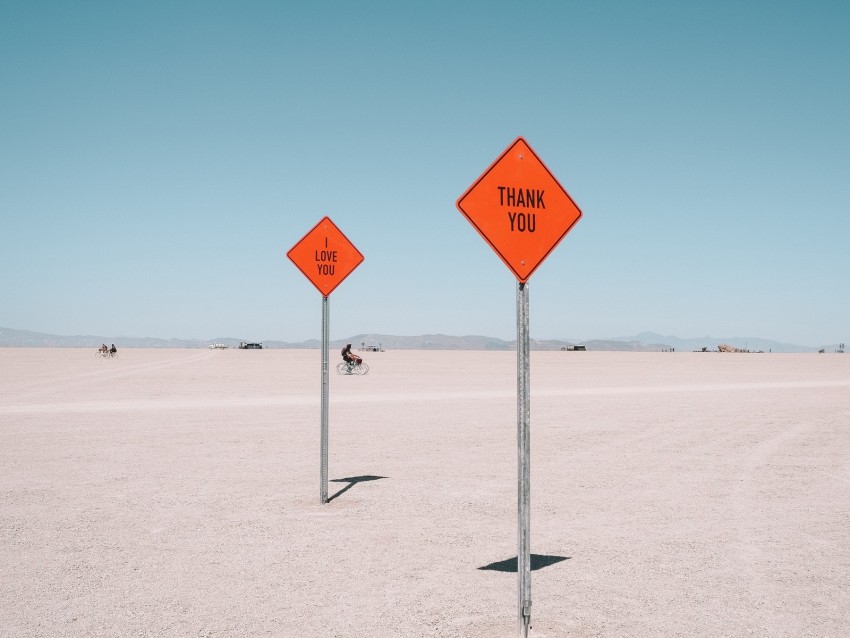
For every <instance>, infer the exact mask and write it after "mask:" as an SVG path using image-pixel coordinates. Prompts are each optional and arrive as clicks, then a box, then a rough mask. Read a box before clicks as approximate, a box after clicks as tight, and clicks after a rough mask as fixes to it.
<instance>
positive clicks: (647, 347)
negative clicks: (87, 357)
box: [0, 328, 838, 352]
mask: <svg viewBox="0 0 850 638" xmlns="http://www.w3.org/2000/svg"><path fill="white" fill-rule="evenodd" d="M240 341H255V339H235V338H231V337H226V338H225V337H222V338H217V339H207V340H203V339H158V338H153V337H144V338H139V337H119V336H110V337H105V336H98V335H74V336H60V335H52V334H45V333H41V332H31V331H28V330H13V329H11V328H0V347H12V348H15V347H17V348H97V347H98V346H100V345H101V344H102V343H106V344H112V343H114V344H115V345H116V346H118V347H119V348H206V347H207V346H209V345H210V344H213V343H220V344H225V345H227V346H229V347H231V348H235V347H238V345H239V343H240ZM262 343H263V347H264V348H287V349H310V348H320V347H321V342H320V341H319V340H318V339H309V340H307V341H301V342H295V343H292V342H286V341H263V342H262ZM346 343H351V344H352V345H353V346H354V348H361V347H364V346H373V345H375V346H380V347H382V348H384V349H385V350H514V349H515V347H516V341H505V340H503V339H498V338H495V337H483V336H477V335H469V336H460V337H456V336H451V335H441V334H428V335H419V336H397V335H379V334H360V335H355V336H353V337H349V338H347V339H334V340H332V341H331V342H330V345H331V347H334V348H337V347H339V348H341V347H342V346H343V345H345V344H346ZM577 343H580V344H582V345H584V346H585V347H586V348H587V349H588V350H595V351H600V350H602V351H631V352H663V351H669V350H676V351H691V350H697V351H699V350H702V349H704V348H705V349H707V350H717V346H719V345H720V344H727V345H730V346H733V347H735V348H739V349H741V350H749V351H751V352H817V350H818V348H813V347H809V346H799V345H795V344H790V343H781V342H779V341H771V340H770V339H761V338H758V337H746V338H745V337H724V338H717V337H698V338H688V339H683V338H680V337H674V336H665V335H660V334H657V333H654V332H641V333H640V334H637V335H633V336H631V337H617V338H612V339H593V340H590V341H571V340H566V339H565V340H559V339H550V340H539V339H532V340H531V349H532V350H561V349H565V348H568V347H569V346H572V345H576V344H577ZM823 348H824V349H825V350H826V351H827V352H833V351H835V350H837V349H838V345H837V344H834V345H831V346H823Z"/></svg>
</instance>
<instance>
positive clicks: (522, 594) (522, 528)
mask: <svg viewBox="0 0 850 638" xmlns="http://www.w3.org/2000/svg"><path fill="white" fill-rule="evenodd" d="M516 300H517V302H516V309H517V346H516V351H517V466H518V471H517V474H518V477H517V492H518V494H517V510H518V515H517V577H518V580H519V592H518V597H517V600H518V618H517V635H518V636H520V637H521V638H527V636H528V630H529V627H530V626H531V431H530V427H529V426H530V421H531V397H530V388H531V382H530V376H531V375H530V367H531V366H530V357H529V338H528V284H527V283H518V284H517V296H516Z"/></svg>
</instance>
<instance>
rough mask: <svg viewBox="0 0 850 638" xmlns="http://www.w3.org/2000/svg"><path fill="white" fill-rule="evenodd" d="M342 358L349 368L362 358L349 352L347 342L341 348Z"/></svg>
mask: <svg viewBox="0 0 850 638" xmlns="http://www.w3.org/2000/svg"><path fill="white" fill-rule="evenodd" d="M341 354H342V360H343V361H345V362H346V363H347V364H348V367H349V368H353V367H354V366H356V365H359V364H361V363H363V359H361V358H360V357H358V356H357V355H356V354H354V353H353V352H351V344H350V343H347V344H346V345H345V347H344V348H343V349H342V352H341Z"/></svg>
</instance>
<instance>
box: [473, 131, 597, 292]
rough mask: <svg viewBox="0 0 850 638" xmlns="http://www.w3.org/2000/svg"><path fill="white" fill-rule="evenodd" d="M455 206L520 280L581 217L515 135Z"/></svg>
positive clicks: (576, 208)
mask: <svg viewBox="0 0 850 638" xmlns="http://www.w3.org/2000/svg"><path fill="white" fill-rule="evenodd" d="M457 208H458V210H459V211H460V212H461V213H463V215H464V217H466V218H467V219H468V220H469V222H470V223H471V224H472V225H473V226H474V227H475V230H477V231H478V233H479V234H480V235H481V236H482V237H483V238H484V241H486V242H487V243H488V244H490V247H491V248H492V249H493V250H495V251H496V254H497V255H499V257H500V258H501V259H502V261H503V262H505V265H506V266H507V267H508V268H510V269H511V272H513V273H514V275H515V276H516V278H517V279H518V280H519V281H520V282H521V283H525V282H526V281H528V279H529V277H531V274H532V273H533V272H534V271H535V270H536V269H537V267H538V266H539V265H540V264H541V263H543V260H544V259H546V257H548V256H549V253H551V252H552V251H553V250H554V249H555V246H557V245H558V243H559V242H560V241H561V240H562V239H563V238H564V237H565V236H566V234H567V233H568V232H570V230H571V229H572V227H573V226H574V225H575V223H576V222H577V221H578V220H579V219H580V218H581V211H580V210H579V208H578V206H577V205H576V204H575V202H574V201H573V200H572V198H571V197H570V196H569V194H568V193H567V191H566V190H564V187H563V186H561V185H560V184H559V183H558V180H557V179H555V177H554V175H552V173H550V172H549V169H548V168H546V166H545V165H544V164H543V162H542V161H541V160H540V158H539V157H537V154H536V153H535V152H534V151H533V150H532V149H531V147H530V146H529V145H528V143H527V142H526V141H525V140H524V139H523V138H521V137H518V138H517V139H516V140H515V141H514V143H513V144H511V145H510V146H509V147H508V148H507V150H506V151H505V152H504V153H502V155H501V156H500V157H499V158H498V159H497V160H496V161H495V162H493V164H492V165H491V166H490V168H488V169H487V170H486V171H484V174H483V175H481V177H479V178H478V179H477V180H476V181H475V183H474V184H473V185H472V186H470V187H469V188H468V189H467V191H466V192H465V193H464V194H463V195H461V197H460V199H458V200H457Z"/></svg>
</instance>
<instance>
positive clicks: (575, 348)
mask: <svg viewBox="0 0 850 638" xmlns="http://www.w3.org/2000/svg"><path fill="white" fill-rule="evenodd" d="M561 351H562V352H586V351H587V346H583V345H581V344H575V345H569V346H564V347H563V348H561Z"/></svg>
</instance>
